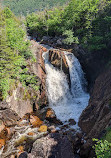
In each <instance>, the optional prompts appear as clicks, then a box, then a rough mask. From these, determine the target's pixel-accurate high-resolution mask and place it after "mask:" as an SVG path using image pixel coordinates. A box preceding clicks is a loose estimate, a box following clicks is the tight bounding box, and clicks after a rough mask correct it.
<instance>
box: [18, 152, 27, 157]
mask: <svg viewBox="0 0 111 158" xmlns="http://www.w3.org/2000/svg"><path fill="white" fill-rule="evenodd" d="M18 158H28V154H27V152H23V153H21V154H20V155H19V157H18Z"/></svg>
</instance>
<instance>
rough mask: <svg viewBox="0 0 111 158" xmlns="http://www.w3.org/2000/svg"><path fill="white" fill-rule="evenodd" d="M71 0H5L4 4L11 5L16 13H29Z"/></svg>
mask: <svg viewBox="0 0 111 158" xmlns="http://www.w3.org/2000/svg"><path fill="white" fill-rule="evenodd" d="M68 1H69V0H45V1H44V0H31V1H30V0H4V1H2V4H4V5H5V6H8V7H10V9H11V10H12V11H13V12H14V13H15V14H16V15H20V14H23V15H27V13H32V12H35V11H42V10H44V9H46V8H48V9H49V8H52V7H54V6H55V5H56V6H61V5H63V4H64V3H66V2H68Z"/></svg>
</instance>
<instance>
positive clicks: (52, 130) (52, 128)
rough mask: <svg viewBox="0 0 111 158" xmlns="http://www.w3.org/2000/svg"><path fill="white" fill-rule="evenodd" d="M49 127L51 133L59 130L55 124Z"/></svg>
mask: <svg viewBox="0 0 111 158" xmlns="http://www.w3.org/2000/svg"><path fill="white" fill-rule="evenodd" d="M48 129H49V131H50V132H51V133H55V132H57V130H56V128H55V126H50V127H48Z"/></svg>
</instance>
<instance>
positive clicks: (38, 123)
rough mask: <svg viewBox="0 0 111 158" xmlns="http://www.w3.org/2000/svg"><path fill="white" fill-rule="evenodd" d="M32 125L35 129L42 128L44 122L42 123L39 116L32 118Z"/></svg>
mask: <svg viewBox="0 0 111 158" xmlns="http://www.w3.org/2000/svg"><path fill="white" fill-rule="evenodd" d="M30 123H31V124H32V125H33V127H40V126H41V125H42V124H43V121H41V120H40V119H39V118H38V117H37V116H33V115H31V116H30Z"/></svg>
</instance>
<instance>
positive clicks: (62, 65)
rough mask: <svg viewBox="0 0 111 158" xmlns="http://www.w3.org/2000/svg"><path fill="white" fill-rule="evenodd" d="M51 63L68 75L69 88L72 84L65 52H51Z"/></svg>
mask: <svg viewBox="0 0 111 158" xmlns="http://www.w3.org/2000/svg"><path fill="white" fill-rule="evenodd" d="M49 62H50V63H51V64H52V65H53V66H54V67H56V68H57V69H59V70H61V69H62V71H63V72H64V73H65V74H66V76H67V80H68V83H69V86H71V82H70V73H69V67H68V64H67V61H66V58H65V55H64V52H62V51H60V50H54V49H53V50H49Z"/></svg>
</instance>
